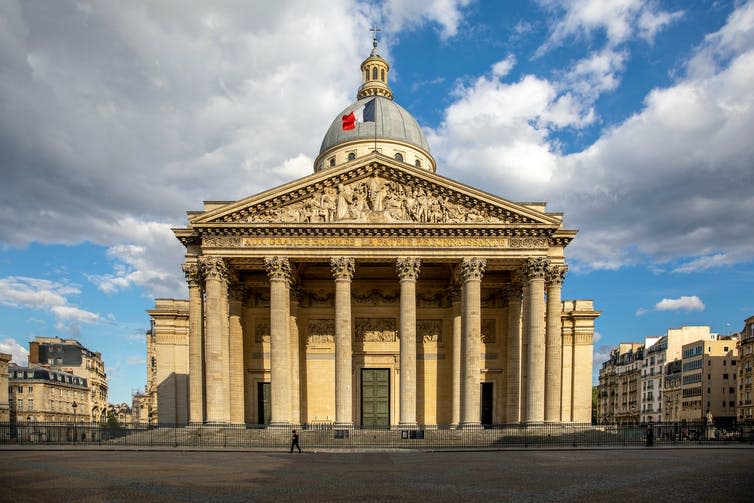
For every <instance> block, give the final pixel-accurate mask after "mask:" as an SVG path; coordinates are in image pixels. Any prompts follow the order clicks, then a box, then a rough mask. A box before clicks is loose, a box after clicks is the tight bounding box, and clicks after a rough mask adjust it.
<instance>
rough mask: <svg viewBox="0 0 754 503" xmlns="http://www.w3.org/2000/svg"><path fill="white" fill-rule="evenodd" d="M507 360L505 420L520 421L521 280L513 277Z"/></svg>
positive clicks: (509, 286)
mask: <svg viewBox="0 0 754 503" xmlns="http://www.w3.org/2000/svg"><path fill="white" fill-rule="evenodd" d="M506 293H507V296H508V361H507V372H506V382H507V387H506V395H505V420H506V422H508V423H518V422H520V421H521V295H522V291H521V280H520V278H515V279H514V280H513V281H512V282H511V284H510V285H508V288H507V291H506Z"/></svg>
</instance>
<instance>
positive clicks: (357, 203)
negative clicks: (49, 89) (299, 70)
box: [149, 42, 599, 428]
mask: <svg viewBox="0 0 754 503" xmlns="http://www.w3.org/2000/svg"><path fill="white" fill-rule="evenodd" d="M374 45H375V48H374V49H373V50H372V53H371V55H370V56H369V57H368V58H367V59H366V60H364V62H363V63H362V65H361V73H362V79H363V84H362V86H361V87H360V88H359V90H358V93H357V101H356V102H355V103H353V104H351V105H349V106H348V107H346V108H345V109H344V110H343V111H342V112H341V113H339V114H338V115H337V117H336V118H335V120H334V121H333V123H332V125H331V126H330V128H329V129H328V130H327V133H326V134H325V137H324V140H323V142H322V146H321V149H320V153H319V155H318V156H317V158H316V160H315V162H314V172H313V174H311V175H309V176H306V177H304V178H301V179H298V180H294V181H292V182H290V183H287V184H285V185H282V186H279V187H276V188H273V189H270V190H267V191H265V192H262V193H260V194H256V195H253V196H250V197H247V198H245V199H241V200H238V201H231V202H205V207H204V209H203V210H202V211H190V212H188V223H187V225H186V227H184V228H179V229H174V232H175V235H176V237H177V238H178V239H179V240H180V241H181V243H183V244H184V245H185V247H186V258H185V263H184V264H183V270H184V271H185V274H186V280H187V282H188V289H189V298H188V302H185V301H174V300H173V299H158V300H157V303H156V306H155V309H153V310H150V311H149V313H150V316H151V317H152V330H151V331H150V337H151V338H152V354H153V357H154V360H153V363H152V365H153V366H154V368H155V370H154V379H155V383H156V385H155V386H154V388H155V389H156V393H157V400H156V402H157V406H156V407H157V414H158V417H159V420H160V421H161V422H170V423H191V424H244V423H246V424H250V423H252V424H253V423H264V424H269V425H271V426H288V425H298V424H307V423H317V422H328V423H334V425H335V427H338V428H348V427H352V426H374V427H400V428H415V427H424V426H431V425H450V426H453V427H458V428H476V427H479V426H480V425H483V424H495V423H498V424H499V423H526V424H538V423H544V422H548V423H557V422H588V421H590V416H591V382H592V336H593V333H594V319H595V318H596V317H597V316H598V315H599V313H598V312H596V311H595V310H594V307H593V304H592V301H591V300H571V301H564V300H561V287H562V284H563V280H564V276H565V273H566V269H567V267H566V261H565V258H564V249H565V247H566V246H567V245H568V243H570V241H571V240H572V239H573V238H574V237H575V235H576V231H575V230H568V229H564V228H563V222H562V221H563V218H562V214H560V213H549V212H547V211H546V209H545V204H544V203H514V202H511V201H508V200H506V199H503V198H501V197H499V196H496V195H493V194H489V193H487V192H484V191H482V190H479V189H476V188H473V187H469V186H467V185H464V184H462V183H459V182H457V181H454V180H451V179H449V178H445V177H443V176H441V175H439V174H437V173H436V172H435V171H436V163H435V160H434V158H433V156H432V154H431V152H430V149H429V145H428V144H427V140H426V138H425V136H424V134H423V132H422V130H421V128H420V127H419V125H418V124H417V122H416V120H415V119H414V118H413V117H412V116H411V114H410V113H408V112H407V111H406V110H405V109H403V108H402V107H400V106H399V105H398V104H396V103H395V102H394V101H393V95H392V91H391V90H390V87H389V85H388V73H389V69H390V67H389V64H388V62H387V61H386V60H385V59H384V58H382V57H381V56H380V55H379V53H378V51H377V47H376V42H375V44H374Z"/></svg>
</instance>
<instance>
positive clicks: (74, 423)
mask: <svg viewBox="0 0 754 503" xmlns="http://www.w3.org/2000/svg"><path fill="white" fill-rule="evenodd" d="M78 406H79V404H77V403H76V401H75V400H74V401H73V403H72V404H71V407H72V408H73V441H74V442H75V441H76V407H78Z"/></svg>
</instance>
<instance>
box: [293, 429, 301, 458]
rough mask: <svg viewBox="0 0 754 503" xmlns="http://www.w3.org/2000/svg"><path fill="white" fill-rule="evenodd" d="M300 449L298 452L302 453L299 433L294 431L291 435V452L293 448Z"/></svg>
mask: <svg viewBox="0 0 754 503" xmlns="http://www.w3.org/2000/svg"><path fill="white" fill-rule="evenodd" d="M294 447H295V448H296V449H298V452H299V453H300V452H301V447H299V445H298V433H296V430H293V432H292V433H291V452H293V448H294Z"/></svg>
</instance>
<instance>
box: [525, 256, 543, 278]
mask: <svg viewBox="0 0 754 503" xmlns="http://www.w3.org/2000/svg"><path fill="white" fill-rule="evenodd" d="M549 264H550V261H549V260H547V259H546V258H544V257H530V258H527V259H526V260H525V261H524V268H523V275H524V279H525V280H526V281H531V280H533V279H544V278H545V270H546V269H547V266H548V265H549Z"/></svg>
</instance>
